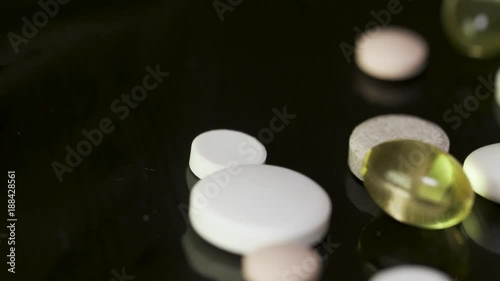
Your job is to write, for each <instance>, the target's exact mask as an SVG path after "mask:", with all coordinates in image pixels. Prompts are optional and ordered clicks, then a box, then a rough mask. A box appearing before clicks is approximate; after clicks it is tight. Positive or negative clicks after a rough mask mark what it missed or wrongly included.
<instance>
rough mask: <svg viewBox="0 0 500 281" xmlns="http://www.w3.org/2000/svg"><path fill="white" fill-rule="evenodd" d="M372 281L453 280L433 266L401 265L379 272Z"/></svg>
mask: <svg viewBox="0 0 500 281" xmlns="http://www.w3.org/2000/svg"><path fill="white" fill-rule="evenodd" d="M370 281H451V278H450V277H449V276H447V275H446V274H444V273H442V272H441V271H439V270H436V269H434V268H431V267H426V266H420V265H400V266H395V267H391V268H388V269H384V270H381V271H379V272H377V273H376V274H375V275H373V277H372V278H371V279H370Z"/></svg>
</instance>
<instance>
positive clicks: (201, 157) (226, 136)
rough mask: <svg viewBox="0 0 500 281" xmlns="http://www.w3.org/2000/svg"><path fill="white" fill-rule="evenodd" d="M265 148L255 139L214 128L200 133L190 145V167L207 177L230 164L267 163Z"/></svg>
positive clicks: (199, 174)
mask: <svg viewBox="0 0 500 281" xmlns="http://www.w3.org/2000/svg"><path fill="white" fill-rule="evenodd" d="M266 156H267V152H266V148H265V147H264V145H262V143H260V142H259V141H258V140H257V139H256V138H254V137H252V136H249V135H247V134H245V133H242V132H238V131H232V130H212V131H208V132H205V133H203V134H200V135H199V136H197V137H196V138H195V139H194V140H193V143H192V144H191V155H190V157H189V167H190V168H191V171H193V173H194V174H195V175H196V176H197V177H199V178H204V177H206V176H208V175H210V174H212V173H215V172H217V171H220V170H223V169H225V168H228V167H232V166H237V165H247V164H264V163H265V161H266Z"/></svg>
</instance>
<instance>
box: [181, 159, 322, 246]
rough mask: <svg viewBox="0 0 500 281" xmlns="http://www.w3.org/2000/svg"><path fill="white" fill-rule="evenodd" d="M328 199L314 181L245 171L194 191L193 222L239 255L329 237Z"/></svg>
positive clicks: (279, 172)
mask: <svg viewBox="0 0 500 281" xmlns="http://www.w3.org/2000/svg"><path fill="white" fill-rule="evenodd" d="M331 209H332V207H331V201H330V198H329V197H328V195H327V193H326V192H325V191H324V190H323V188H321V187H320V186H319V185H318V184H317V183H315V182H314V181H312V180H311V179H309V178H308V177H306V176H304V175H302V174H300V173H298V172H295V171H292V170H289V169H286V168H282V167H277V166H271V165H243V166H238V167H235V168H233V169H226V170H222V171H219V172H217V173H214V174H212V175H210V176H208V177H205V178H203V179H201V180H200V181H199V182H198V183H197V184H196V185H195V186H194V187H193V189H192V190H191V195H190V202H189V218H190V221H191V225H192V226H193V228H194V230H195V231H196V232H197V233H198V234H199V235H200V236H201V237H202V238H203V239H205V240H206V241H208V242H209V243H211V244H213V245H215V246H217V247H219V248H221V249H223V250H226V251H228V252H231V253H236V254H246V253H248V252H251V251H254V250H256V249H258V248H260V247H262V246H265V245H270V244H282V243H286V242H296V243H301V244H304V245H313V244H315V243H317V242H319V241H320V240H321V239H322V238H323V237H324V236H325V234H326V233H327V231H328V228H329V222H330V214H331Z"/></svg>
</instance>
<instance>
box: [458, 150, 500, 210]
mask: <svg viewBox="0 0 500 281" xmlns="http://www.w3.org/2000/svg"><path fill="white" fill-rule="evenodd" d="M499 167H500V143H495V144H490V145H487V146H483V147H481V148H479V149H477V150H474V151H473V152H472V153H471V154H469V156H467V158H466V159H465V162H464V167H463V168H464V172H465V174H466V175H467V177H468V178H469V181H470V184H471V185H472V189H473V190H474V191H475V192H476V193H477V194H479V195H481V196H482V197H484V198H486V199H489V200H491V201H494V202H496V203H500V172H499V171H500V169H499Z"/></svg>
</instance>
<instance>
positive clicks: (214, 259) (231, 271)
mask: <svg viewBox="0 0 500 281" xmlns="http://www.w3.org/2000/svg"><path fill="white" fill-rule="evenodd" d="M181 244H182V248H183V249H184V253H185V255H186V259H187V261H188V264H189V265H190V266H191V268H192V269H193V270H194V271H195V272H197V273H198V274H200V275H201V276H203V277H205V278H208V279H210V280H216V281H240V280H241V281H243V280H244V279H243V276H242V274H241V257H240V256H237V255H234V254H231V253H228V252H225V251H223V250H220V249H218V248H216V247H214V246H212V245H210V244H209V243H207V242H206V241H205V240H203V239H202V238H201V237H200V236H199V235H198V234H197V233H196V232H195V231H194V230H193V228H192V227H191V226H189V227H188V228H187V230H186V233H184V235H183V236H182V239H181Z"/></svg>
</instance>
